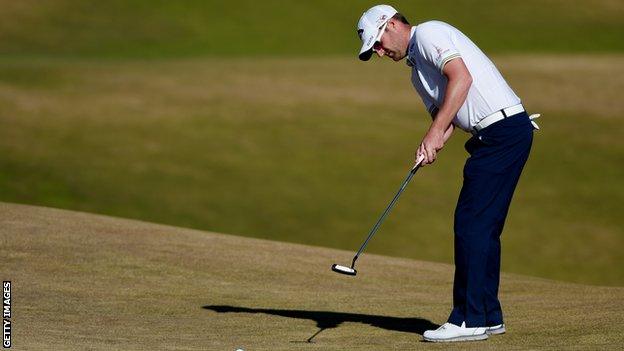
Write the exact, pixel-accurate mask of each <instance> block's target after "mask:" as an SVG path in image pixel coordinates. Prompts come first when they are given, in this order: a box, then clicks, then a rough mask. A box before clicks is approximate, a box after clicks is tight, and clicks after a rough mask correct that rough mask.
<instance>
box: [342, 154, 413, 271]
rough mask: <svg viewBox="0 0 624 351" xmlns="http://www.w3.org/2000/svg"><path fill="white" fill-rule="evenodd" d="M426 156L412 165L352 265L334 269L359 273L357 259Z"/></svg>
mask: <svg viewBox="0 0 624 351" xmlns="http://www.w3.org/2000/svg"><path fill="white" fill-rule="evenodd" d="M424 158H425V157H424V156H422V155H421V156H420V157H418V160H417V161H416V164H415V165H414V167H412V169H411V170H410V171H409V173H408V174H407V178H405V180H404V181H403V184H401V187H400V188H399V191H398V192H397V193H396V195H394V198H393V199H392V201H390V204H389V205H388V207H386V210H385V211H384V212H383V213H382V214H381V217H379V219H378V220H377V223H375V225H374V226H373V228H372V229H371V231H370V233H368V237H367V238H366V240H365V241H364V243H363V244H362V246H360V249H359V250H358V252H357V253H356V254H355V257H353V261H352V262H351V267H347V266H341V265H339V264H335V263H334V264H333V265H332V267H331V269H332V271H334V272H336V273H340V274H346V275H356V274H357V271H356V270H355V261H356V260H357V259H358V257H360V255H361V254H362V252H363V251H364V249H365V248H366V245H368V242H369V241H370V239H371V238H372V237H373V235H375V232H377V229H379V226H381V222H383V220H384V219H385V218H386V216H387V215H388V213H389V212H390V210H391V209H392V207H393V206H394V204H395V203H396V202H397V200H398V199H399V197H400V196H401V193H403V190H405V187H407V183H409V181H410V180H412V177H414V174H416V171H418V168H420V163H421V162H422V161H423V159H424Z"/></svg>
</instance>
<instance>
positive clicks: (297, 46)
mask: <svg viewBox="0 0 624 351" xmlns="http://www.w3.org/2000/svg"><path fill="white" fill-rule="evenodd" d="M376 3H377V2H376V1H372V0H366V1H361V0H357V1H356V0H347V1H340V2H336V1H329V0H314V1H280V0H265V1H263V2H262V4H261V5H260V4H259V3H258V2H257V1H253V0H237V1H221V0H208V1H206V0H183V1H165V0H129V1H128V0H109V1H94V0H87V1H85V0H37V1H33V0H20V1H13V0H0V8H2V11H1V12H0V54H4V55H11V56H18V57H24V56H40V55H44V56H54V57H58V56H62V57H75V56H82V57H84V56H89V57H98V58H102V57H107V58H110V59H114V58H119V57H151V58H161V57H163V56H167V57H180V56H185V57H188V56H197V55H216V56H225V55H227V56H230V55H237V56H253V55H267V54H269V55H288V56H295V55H314V56H322V55H327V54H339V55H346V54H349V55H355V53H356V52H357V50H358V44H357V37H356V35H355V26H356V22H357V20H358V18H359V16H360V14H361V13H362V12H363V11H364V10H365V9H367V8H368V7H370V6H372V5H373V4H376ZM393 5H395V6H396V7H397V8H398V9H399V10H401V11H402V12H403V13H404V14H405V15H406V16H407V17H408V18H409V19H410V20H411V21H412V22H413V23H419V22H422V21H425V20H430V19H439V20H445V21H448V22H450V23H453V24H454V25H456V26H458V27H459V28H461V29H462V30H464V31H465V32H466V33H467V34H468V35H469V36H470V37H471V38H473V39H474V40H476V42H477V43H478V44H479V45H480V47H482V48H484V49H485V50H487V51H488V52H516V53H517V52H533V53H535V52H551V53H555V52H568V53H569V52H622V51H623V50H624V41H622V40H621V38H622V37H623V36H624V5H622V2H621V1H618V0H593V1H583V0H546V1H544V0H526V1H505V2H502V1H497V0H482V1H479V3H478V4H477V3H475V2H474V1H472V0H439V1H426V0H420V1H411V0H410V1H393Z"/></svg>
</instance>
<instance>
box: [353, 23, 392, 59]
mask: <svg viewBox="0 0 624 351" xmlns="http://www.w3.org/2000/svg"><path fill="white" fill-rule="evenodd" d="M388 21H389V20H388ZM388 21H386V23H384V24H383V26H381V28H378V29H377V31H376V32H374V33H371V32H370V31H369V32H368V33H366V31H364V33H363V34H364V35H363V36H362V37H363V38H368V39H367V40H366V41H365V42H364V43H365V44H364V45H362V48H361V49H360V54H359V55H358V57H359V58H360V60H362V61H368V60H370V58H371V57H372V56H373V46H374V45H375V43H376V42H377V41H379V39H381V36H382V35H383V33H384V31H385V30H386V26H387V25H388ZM366 44H368V45H366Z"/></svg>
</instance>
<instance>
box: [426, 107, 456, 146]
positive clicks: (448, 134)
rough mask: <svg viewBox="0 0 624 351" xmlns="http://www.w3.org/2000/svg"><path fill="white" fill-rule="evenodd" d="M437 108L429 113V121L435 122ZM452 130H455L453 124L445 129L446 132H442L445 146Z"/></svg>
mask: <svg viewBox="0 0 624 351" xmlns="http://www.w3.org/2000/svg"><path fill="white" fill-rule="evenodd" d="M438 111H440V110H438V108H437V107H434V108H433V110H432V111H431V119H432V120H435V118H436V116H437V115H438ZM453 130H455V125H454V124H453V123H451V124H449V126H448V128H446V131H445V132H444V143H445V144H446V142H447V141H448V140H449V139H450V138H451V135H453Z"/></svg>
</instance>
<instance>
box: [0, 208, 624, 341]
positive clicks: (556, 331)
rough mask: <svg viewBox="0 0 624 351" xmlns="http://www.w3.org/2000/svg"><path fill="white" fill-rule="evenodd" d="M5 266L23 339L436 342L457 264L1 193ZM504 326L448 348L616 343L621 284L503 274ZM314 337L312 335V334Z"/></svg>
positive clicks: (0, 271)
mask: <svg viewBox="0 0 624 351" xmlns="http://www.w3.org/2000/svg"><path fill="white" fill-rule="evenodd" d="M0 223H2V225H1V226H0V243H1V245H0V253H1V257H2V265H1V266H0V267H1V268H0V275H2V278H3V279H4V280H11V281H12V284H13V288H12V293H13V316H12V322H13V345H14V347H15V349H19V350H22V349H23V350H50V349H53V350H73V349H91V350H108V349H133V350H154V349H176V350H182V349H183V350H235V349H237V348H242V349H245V350H392V349H394V350H399V349H400V350H403V349H425V348H426V349H431V348H434V347H437V345H430V344H425V343H422V342H420V339H421V337H420V335H419V334H420V333H422V331H423V330H424V329H426V328H431V327H434V326H435V325H436V324H437V323H441V322H443V321H444V318H445V317H446V314H447V313H448V309H449V306H450V304H451V301H450V290H451V280H452V273H453V269H452V267H451V266H450V265H447V264H438V263H429V262H423V261H415V260H410V259H399V258H391V257H385V256H378V255H372V254H371V255H368V254H364V256H362V258H361V259H360V261H359V263H358V276H357V277H346V276H342V275H338V274H336V273H333V272H331V271H330V266H331V264H332V263H334V262H338V263H343V264H346V263H347V262H348V261H349V260H350V259H351V257H352V254H353V252H350V251H340V250H334V249H326V248H319V247H312V246H304V245H297V244H288V243H282V242H276V241H267V240H259V239H250V238H243V237H239V236H232V235H223V234H215V233H209V232H202V231H196V230H189V229H182V228H175V227H169V226H163V225H156V224H150V223H145V222H139V221H132V220H124V219H117V218H112V217H104V216H99V215H92V214H86V213H78V212H70V211H65V210H57V209H50V208H43V207H32V206H24V205H14V204H8V203H0ZM500 295H501V299H502V303H503V306H504V309H505V311H506V322H507V327H508V333H507V334H505V335H502V336H496V337H491V338H490V339H489V340H487V341H484V342H474V343H469V344H457V345H447V346H444V348H445V349H469V350H470V349H474V350H484V349H485V350H487V349H501V348H506V349H514V350H516V349H518V350H519V349H542V348H548V349H571V348H574V349H591V350H594V349H611V348H618V347H621V345H622V344H623V343H624V336H623V334H622V333H621V326H620V323H621V317H622V315H623V314H624V306H623V305H622V304H621V301H622V300H623V299H624V288H615V287H595V286H586V285H577V284H569V283H562V282H557V281H551V280H545V279H538V278H531V277H527V276H520V275H513V274H503V276H502V285H501V294H500ZM310 339H311V341H312V342H308V340H310Z"/></svg>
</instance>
